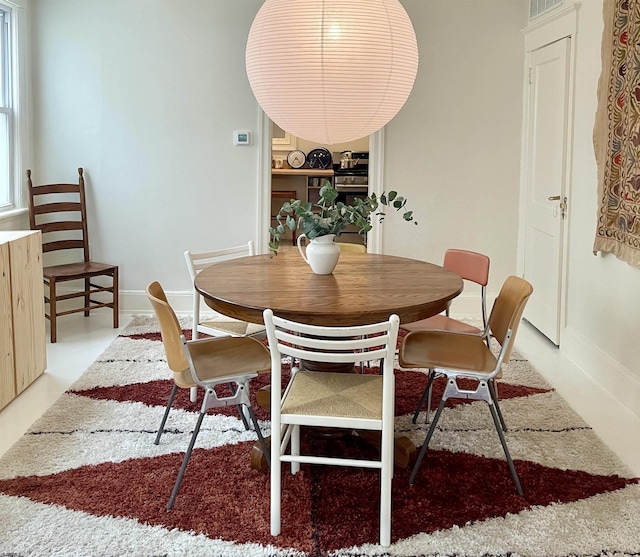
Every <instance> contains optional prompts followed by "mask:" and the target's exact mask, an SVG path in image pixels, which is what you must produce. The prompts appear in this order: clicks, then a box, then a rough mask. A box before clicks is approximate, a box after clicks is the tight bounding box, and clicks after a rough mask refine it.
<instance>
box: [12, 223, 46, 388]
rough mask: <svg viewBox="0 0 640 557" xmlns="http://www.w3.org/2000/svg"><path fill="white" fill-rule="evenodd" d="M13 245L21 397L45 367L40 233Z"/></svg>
mask: <svg viewBox="0 0 640 557" xmlns="http://www.w3.org/2000/svg"><path fill="white" fill-rule="evenodd" d="M10 245H11V249H10V256H11V292H12V298H13V299H12V303H13V334H14V351H15V369H16V392H17V393H18V394H19V393H21V392H22V391H24V389H26V388H27V387H28V386H29V385H30V384H31V383H33V382H34V381H35V380H36V378H37V377H38V376H40V374H42V372H43V371H44V369H45V366H46V358H45V323H44V319H45V317H44V290H43V283H42V244H41V236H40V232H34V233H33V234H28V235H26V236H24V237H23V238H20V239H19V240H15V241H13V242H11V244H10Z"/></svg>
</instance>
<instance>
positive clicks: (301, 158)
mask: <svg viewBox="0 0 640 557" xmlns="http://www.w3.org/2000/svg"><path fill="white" fill-rule="evenodd" d="M305 160H306V157H305V154H304V153H303V152H302V151H301V150H300V149H294V150H293V151H289V154H288V155H287V163H288V164H289V166H290V167H291V168H302V167H303V166H304V163H305Z"/></svg>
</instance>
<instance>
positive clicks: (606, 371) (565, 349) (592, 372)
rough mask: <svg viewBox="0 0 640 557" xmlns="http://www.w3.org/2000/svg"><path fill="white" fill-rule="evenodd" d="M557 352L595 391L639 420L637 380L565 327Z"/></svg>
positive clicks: (578, 334) (639, 402) (639, 398)
mask: <svg viewBox="0 0 640 557" xmlns="http://www.w3.org/2000/svg"><path fill="white" fill-rule="evenodd" d="M560 351H561V352H562V354H563V355H564V356H566V357H567V358H568V359H569V360H571V361H572V362H573V363H574V364H575V365H576V366H578V367H579V368H580V369H581V370H582V371H583V372H584V373H585V374H586V375H587V376H588V377H589V378H591V379H592V380H593V381H594V382H595V383H596V384H597V385H598V386H599V387H601V388H602V389H603V390H605V391H606V392H608V393H609V394H610V395H611V396H612V397H613V398H615V399H616V400H617V401H618V402H620V404H622V405H623V406H625V408H627V409H628V410H629V411H630V412H631V413H633V414H634V415H636V416H638V418H640V377H639V376H638V375H637V374H636V373H633V372H632V371H631V370H630V369H628V368H626V367H624V366H623V365H622V364H621V363H620V362H618V361H617V360H615V359H613V358H612V357H611V356H610V355H609V354H607V353H606V352H604V351H603V350H601V349H600V348H599V347H597V346H596V345H594V344H593V343H592V342H591V341H589V340H588V339H587V338H585V337H584V336H582V335H581V334H580V333H578V332H577V331H575V329H573V328H572V327H567V328H566V329H564V330H563V331H562V343H561V345H560Z"/></svg>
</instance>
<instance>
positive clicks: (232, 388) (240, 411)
mask: <svg viewBox="0 0 640 557" xmlns="http://www.w3.org/2000/svg"><path fill="white" fill-rule="evenodd" d="M227 384H228V385H229V390H230V391H231V396H235V394H236V391H237V390H238V389H236V386H235V384H234V383H233V382H231V383H227ZM236 408H237V410H238V414H240V419H241V420H242V423H243V425H244V429H245V430H246V431H249V429H250V427H249V422H247V417H246V416H245V415H244V410H243V408H242V404H236Z"/></svg>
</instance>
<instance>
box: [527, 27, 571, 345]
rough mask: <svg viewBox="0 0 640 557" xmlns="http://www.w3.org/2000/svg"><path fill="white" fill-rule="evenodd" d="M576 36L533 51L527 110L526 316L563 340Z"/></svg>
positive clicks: (555, 341)
mask: <svg viewBox="0 0 640 557" xmlns="http://www.w3.org/2000/svg"><path fill="white" fill-rule="evenodd" d="M570 47H571V39H570V38H568V37H567V38H564V39H561V40H559V41H556V42H554V43H551V44H548V45H546V46H543V47H541V48H539V49H537V50H534V51H532V52H531V53H530V66H529V76H530V77H529V97H528V103H527V116H526V120H525V121H526V126H527V128H526V152H525V157H524V162H525V188H524V191H525V196H526V200H525V221H526V222H525V232H524V233H525V248H524V277H525V278H526V279H527V280H528V281H529V282H530V283H531V284H532V285H533V289H534V293H533V296H531V299H530V300H529V303H528V305H527V307H526V310H525V315H524V316H525V318H526V319H527V321H529V322H530V323H531V324H532V325H533V326H535V327H536V328H537V329H538V330H540V331H541V332H542V333H543V334H544V335H545V336H547V337H548V338H549V339H550V340H551V341H552V342H554V343H555V344H556V345H558V344H560V317H561V308H562V303H563V300H562V293H563V268H564V265H563V257H564V255H565V254H564V249H563V248H564V245H563V244H564V242H563V240H564V231H565V226H566V222H565V219H566V216H567V210H566V204H567V201H568V200H567V174H568V170H569V169H568V164H567V152H568V149H567V144H568V129H569V110H568V107H569V90H570V65H569V60H570Z"/></svg>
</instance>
